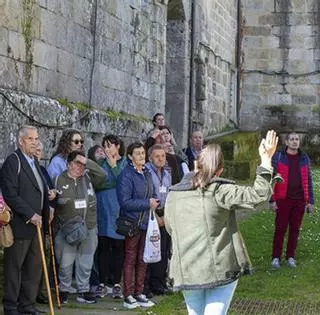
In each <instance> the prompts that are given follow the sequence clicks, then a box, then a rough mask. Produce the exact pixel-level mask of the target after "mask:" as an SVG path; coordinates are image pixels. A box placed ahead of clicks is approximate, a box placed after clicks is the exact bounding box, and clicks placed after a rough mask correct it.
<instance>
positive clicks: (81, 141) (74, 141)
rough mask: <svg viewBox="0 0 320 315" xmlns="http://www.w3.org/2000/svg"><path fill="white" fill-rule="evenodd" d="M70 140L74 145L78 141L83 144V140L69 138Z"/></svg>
mask: <svg viewBox="0 0 320 315" xmlns="http://www.w3.org/2000/svg"><path fill="white" fill-rule="evenodd" d="M71 142H73V143H74V144H75V145H78V144H79V143H81V144H83V142H84V141H83V140H78V139H77V140H71Z"/></svg>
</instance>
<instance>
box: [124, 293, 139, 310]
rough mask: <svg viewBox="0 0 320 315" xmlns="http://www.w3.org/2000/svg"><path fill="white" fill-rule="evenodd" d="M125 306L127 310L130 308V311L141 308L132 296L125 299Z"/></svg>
mask: <svg viewBox="0 0 320 315" xmlns="http://www.w3.org/2000/svg"><path fill="white" fill-rule="evenodd" d="M123 306H124V307H125V308H128V309H129V310H132V309H134V308H137V307H139V304H138V302H137V300H136V299H135V298H134V297H133V296H132V295H129V296H127V297H126V298H124V301H123Z"/></svg>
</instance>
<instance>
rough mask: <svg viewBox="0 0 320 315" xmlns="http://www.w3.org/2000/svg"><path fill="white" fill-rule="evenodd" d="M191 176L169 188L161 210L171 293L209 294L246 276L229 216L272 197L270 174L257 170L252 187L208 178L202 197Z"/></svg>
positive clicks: (246, 265) (234, 225) (242, 246)
mask: <svg viewBox="0 0 320 315" xmlns="http://www.w3.org/2000/svg"><path fill="white" fill-rule="evenodd" d="M193 176H194V173H193V172H192V173H189V174H188V175H187V176H185V177H184V179H183V180H182V181H181V182H180V183H179V184H177V185H175V186H173V187H171V191H170V192H169V195H168V198H167V201H166V205H165V209H166V211H165V224H166V229H167V231H168V232H169V234H170V235H171V237H172V249H173V255H172V260H171V264H170V277H172V278H173V280H174V289H175V290H180V289H201V288H213V287H215V286H219V285H223V284H227V283H229V282H231V281H234V280H235V279H237V278H238V277H239V276H240V275H241V274H244V273H249V272H250V270H251V264H250V260H249V256H248V253H247V250H246V247H245V244H244V242H243V239H242V236H241V233H240V231H239V228H238V224H237V222H236V215H235V211H236V210H241V209H252V210H254V208H255V207H256V206H257V205H259V204H261V203H263V202H265V201H267V200H269V198H270V197H271V195H272V184H273V180H272V169H265V168H262V167H258V169H257V176H256V179H255V181H254V184H253V186H252V187H251V186H238V185H235V183H234V182H232V181H230V180H227V179H223V178H214V179H213V181H212V182H211V184H210V185H209V186H208V188H207V189H206V190H203V191H202V190H201V189H193V188H192V186H191V181H190V179H191V178H192V177H193Z"/></svg>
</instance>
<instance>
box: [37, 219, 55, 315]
mask: <svg viewBox="0 0 320 315" xmlns="http://www.w3.org/2000/svg"><path fill="white" fill-rule="evenodd" d="M37 232H38V241H39V244H40V252H41V259H42V267H43V272H44V279H45V281H46V287H47V293H48V299H49V307H50V314H51V315H54V309H53V304H52V296H51V291H50V284H49V277H48V270H47V263H46V257H45V255H44V249H43V241H42V233H41V226H40V225H37Z"/></svg>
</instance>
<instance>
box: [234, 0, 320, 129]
mask: <svg viewBox="0 0 320 315" xmlns="http://www.w3.org/2000/svg"><path fill="white" fill-rule="evenodd" d="M243 19H244V23H245V25H244V28H243V31H244V39H243V66H242V74H243V75H242V100H241V101H242V102H241V103H242V104H241V115H240V122H241V123H240V126H241V128H243V129H245V130H255V129H261V128H262V129H265V128H271V127H272V128H275V129H277V130H283V131H285V130H288V129H296V130H298V131H302V132H305V131H316V130H319V128H320V119H319V118H320V105H319V104H320V2H319V0H310V1H305V0H265V1H259V0H246V1H244V3H243Z"/></svg>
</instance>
